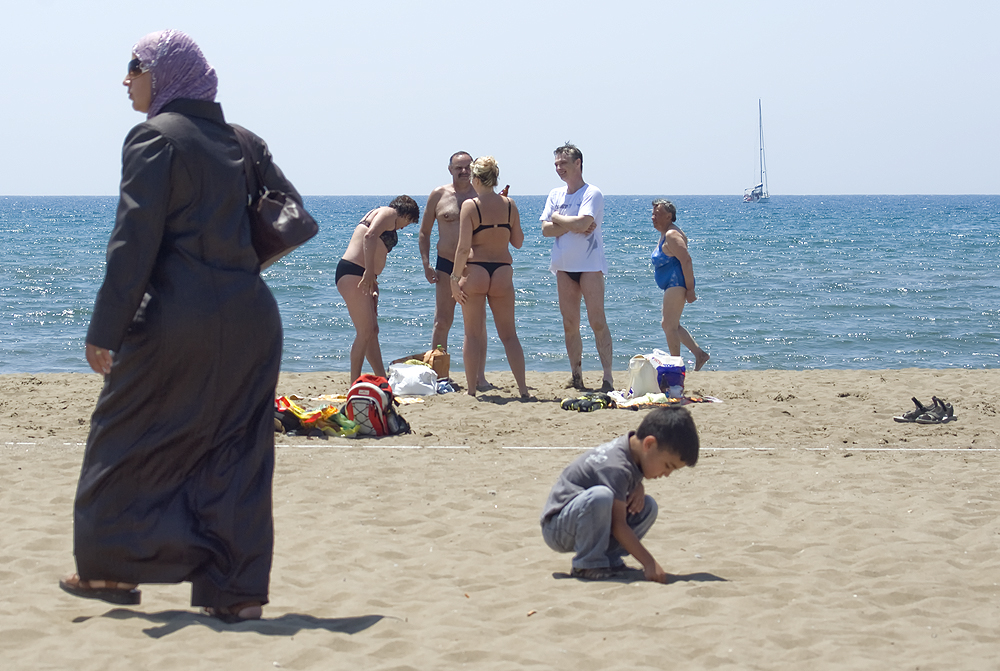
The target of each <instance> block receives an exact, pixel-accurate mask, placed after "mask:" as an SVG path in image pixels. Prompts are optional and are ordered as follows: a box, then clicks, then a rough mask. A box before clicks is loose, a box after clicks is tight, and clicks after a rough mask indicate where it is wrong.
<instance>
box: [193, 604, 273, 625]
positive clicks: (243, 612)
mask: <svg viewBox="0 0 1000 671" xmlns="http://www.w3.org/2000/svg"><path fill="white" fill-rule="evenodd" d="M201 612H202V613H204V614H205V615H208V616H209V617H214V618H216V619H218V620H222V621H223V622H225V623H226V624H236V623H237V622H246V621H247V620H259V619H260V618H261V616H262V615H263V614H264V607H263V606H262V605H261V604H260V602H259V601H244V602H243V603H237V604H234V605H232V606H230V607H228V608H212V607H211V606H205V607H203V608H202V609H201Z"/></svg>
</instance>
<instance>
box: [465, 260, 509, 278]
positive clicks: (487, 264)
mask: <svg viewBox="0 0 1000 671" xmlns="http://www.w3.org/2000/svg"><path fill="white" fill-rule="evenodd" d="M469 264H470V265H473V266H481V267H482V268H484V269H485V270H486V272H488V273H489V274H490V277H493V273H495V272H496V271H497V268H503V267H504V266H509V265H510V264H509V263H494V262H492V261H469Z"/></svg>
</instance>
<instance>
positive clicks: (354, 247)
mask: <svg viewBox="0 0 1000 671" xmlns="http://www.w3.org/2000/svg"><path fill="white" fill-rule="evenodd" d="M419 218H420V208H419V207H418V206H417V203H416V202H415V201H414V200H413V199H412V198H410V197H409V196H399V197H397V198H396V199H394V200H393V201H392V202H391V203H389V204H388V205H386V206H383V207H376V208H375V209H374V210H371V211H370V212H368V214H366V215H365V216H364V217H362V218H361V221H360V222H358V225H357V226H355V227H354V233H353V234H352V235H351V241H350V242H349V243H348V244H347V251H345V252H344V257H343V258H342V259H340V263H339V264H337V276H336V279H335V280H334V281H335V282H336V284H337V291H339V292H340V295H341V296H343V297H344V302H345V303H347V311H348V312H349V313H350V314H351V321H352V322H354V330H355V331H356V332H357V335H356V336H355V338H354V344H353V345H352V346H351V383H352V384H353V382H354V381H355V380H357V379H358V376H359V375H361V366H362V365H364V363H365V358H366V357H367V359H368V363H369V365H371V367H372V372H373V373H374V374H375V375H380V376H382V377H385V364H383V363H382V348H381V347H380V346H379V344H378V275H379V273H381V272H382V270H383V269H384V268H385V260H386V257H387V256H388V255H389V252H390V251H392V248H393V247H395V246H396V242H397V238H396V231H398V230H399V229H401V228H405V227H406V226H408V225H409V224H412V223H413V222H415V221H416V220H417V219H419Z"/></svg>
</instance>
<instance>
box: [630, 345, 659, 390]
mask: <svg viewBox="0 0 1000 671" xmlns="http://www.w3.org/2000/svg"><path fill="white" fill-rule="evenodd" d="M628 379H629V382H628V387H629V389H628V393H629V397H630V398H635V397H636V396H645V395H646V394H659V393H660V387H659V385H657V384H656V368H654V367H653V363H652V362H651V361H650V360H649V359H647V358H646V356H645V355H644V354H636V355H635V356H634V357H632V358H631V359H630V360H629V362H628Z"/></svg>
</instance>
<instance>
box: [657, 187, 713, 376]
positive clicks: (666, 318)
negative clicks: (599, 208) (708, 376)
mask: <svg viewBox="0 0 1000 671" xmlns="http://www.w3.org/2000/svg"><path fill="white" fill-rule="evenodd" d="M676 221H677V208H676V207H674V204H673V203H671V202H670V201H669V200H664V199H663V198H657V199H656V200H654V201H653V228H655V229H656V230H657V231H659V232H660V241H659V242H658V243H657V244H656V249H655V250H653V256H652V262H653V276H654V277H655V278H656V284H657V286H659V287H660V288H661V289H663V321H662V322H660V325H661V326H662V327H663V333H664V334H665V335H666V336H667V348H668V349H669V350H670V354H671V356H680V355H681V343H683V344H684V346H685V347H687V348H688V349H689V350H691V353H692V354H694V369H695V370H701V367H702V366H704V365H705V364H706V363H707V362H708V360H709V358H710V357H709V355H708V352H706V351H705V350H703V349H702V348H700V347H698V343H696V342H695V341H694V338H692V337H691V334H690V333H688V331H687V329H686V328H684V327H683V326H681V313H683V312H684V305H685V303H694V302H695V301H696V300H698V297H697V296H696V295H695V292H694V266H693V264H692V263H691V255H690V254H688V239H687V236H686V235H684V231H682V230H681V229H679V228H678V227H677V224H676Z"/></svg>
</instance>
